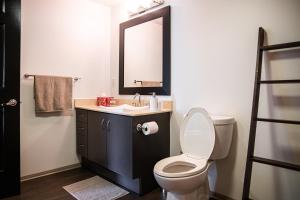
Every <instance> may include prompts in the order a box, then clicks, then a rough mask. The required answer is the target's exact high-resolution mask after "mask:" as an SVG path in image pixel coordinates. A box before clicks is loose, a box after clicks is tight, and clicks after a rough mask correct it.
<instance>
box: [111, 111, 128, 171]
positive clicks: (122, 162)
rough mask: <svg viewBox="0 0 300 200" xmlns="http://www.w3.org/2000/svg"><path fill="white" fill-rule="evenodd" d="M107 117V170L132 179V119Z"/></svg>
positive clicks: (112, 115)
mask: <svg viewBox="0 0 300 200" xmlns="http://www.w3.org/2000/svg"><path fill="white" fill-rule="evenodd" d="M106 115H107V124H106V127H107V168H108V169H110V170H112V171H114V172H116V173H118V174H121V175H124V176H127V177H132V118H131V117H128V116H121V115H114V114H106Z"/></svg>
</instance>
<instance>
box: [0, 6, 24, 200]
mask: <svg viewBox="0 0 300 200" xmlns="http://www.w3.org/2000/svg"><path fill="white" fill-rule="evenodd" d="M20 9H21V8H20V0H0V198H2V197H5V196H11V195H16V194H19V192H20V105H19V104H18V103H17V102H19V99H20Z"/></svg>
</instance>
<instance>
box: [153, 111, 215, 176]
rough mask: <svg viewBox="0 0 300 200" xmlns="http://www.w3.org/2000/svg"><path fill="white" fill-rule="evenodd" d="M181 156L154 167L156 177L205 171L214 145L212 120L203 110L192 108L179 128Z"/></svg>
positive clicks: (165, 160) (162, 161)
mask: <svg viewBox="0 0 300 200" xmlns="http://www.w3.org/2000/svg"><path fill="white" fill-rule="evenodd" d="M180 145H181V149H182V152H183V154H182V155H179V156H173V157H169V158H165V159H163V160H161V161H159V162H158V163H156V165H155V166H154V173H155V174H156V175H159V176H162V177H168V178H179V177H188V176H192V175H195V174H199V173H201V172H203V171H204V170H205V169H207V161H208V159H209V157H210V155H211V154H212V152H213V148H214V145H215V129H214V125H213V121H212V119H211V118H210V117H209V115H208V113H207V112H206V110H204V109H203V108H192V109H191V110H190V111H189V112H188V114H187V115H186V117H185V118H184V121H183V123H182V126H181V127H180Z"/></svg>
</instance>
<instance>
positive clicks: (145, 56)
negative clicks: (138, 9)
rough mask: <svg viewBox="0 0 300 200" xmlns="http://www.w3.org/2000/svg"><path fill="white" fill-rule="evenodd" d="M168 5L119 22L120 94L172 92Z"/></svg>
mask: <svg viewBox="0 0 300 200" xmlns="http://www.w3.org/2000/svg"><path fill="white" fill-rule="evenodd" d="M170 55H171V53H170V6H168V7H164V8H161V9H159V10H156V11H153V12H150V13H147V14H144V15H142V16H140V17H137V18H134V19H131V20H129V21H126V22H123V23H121V24H120V49H119V56H120V57H119V94H135V93H140V94H149V93H151V92H155V93H156V94H157V95H170V94H171V61H170Z"/></svg>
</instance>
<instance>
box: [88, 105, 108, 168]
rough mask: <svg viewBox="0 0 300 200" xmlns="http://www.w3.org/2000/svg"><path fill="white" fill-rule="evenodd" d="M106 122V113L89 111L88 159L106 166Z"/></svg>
mask: <svg viewBox="0 0 300 200" xmlns="http://www.w3.org/2000/svg"><path fill="white" fill-rule="evenodd" d="M106 123H107V121H106V120H105V114H104V113H100V112H92V111H89V112H88V159H89V160H90V161H93V162H95V163H97V164H99V165H101V166H103V167H106V136H107V135H106Z"/></svg>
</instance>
